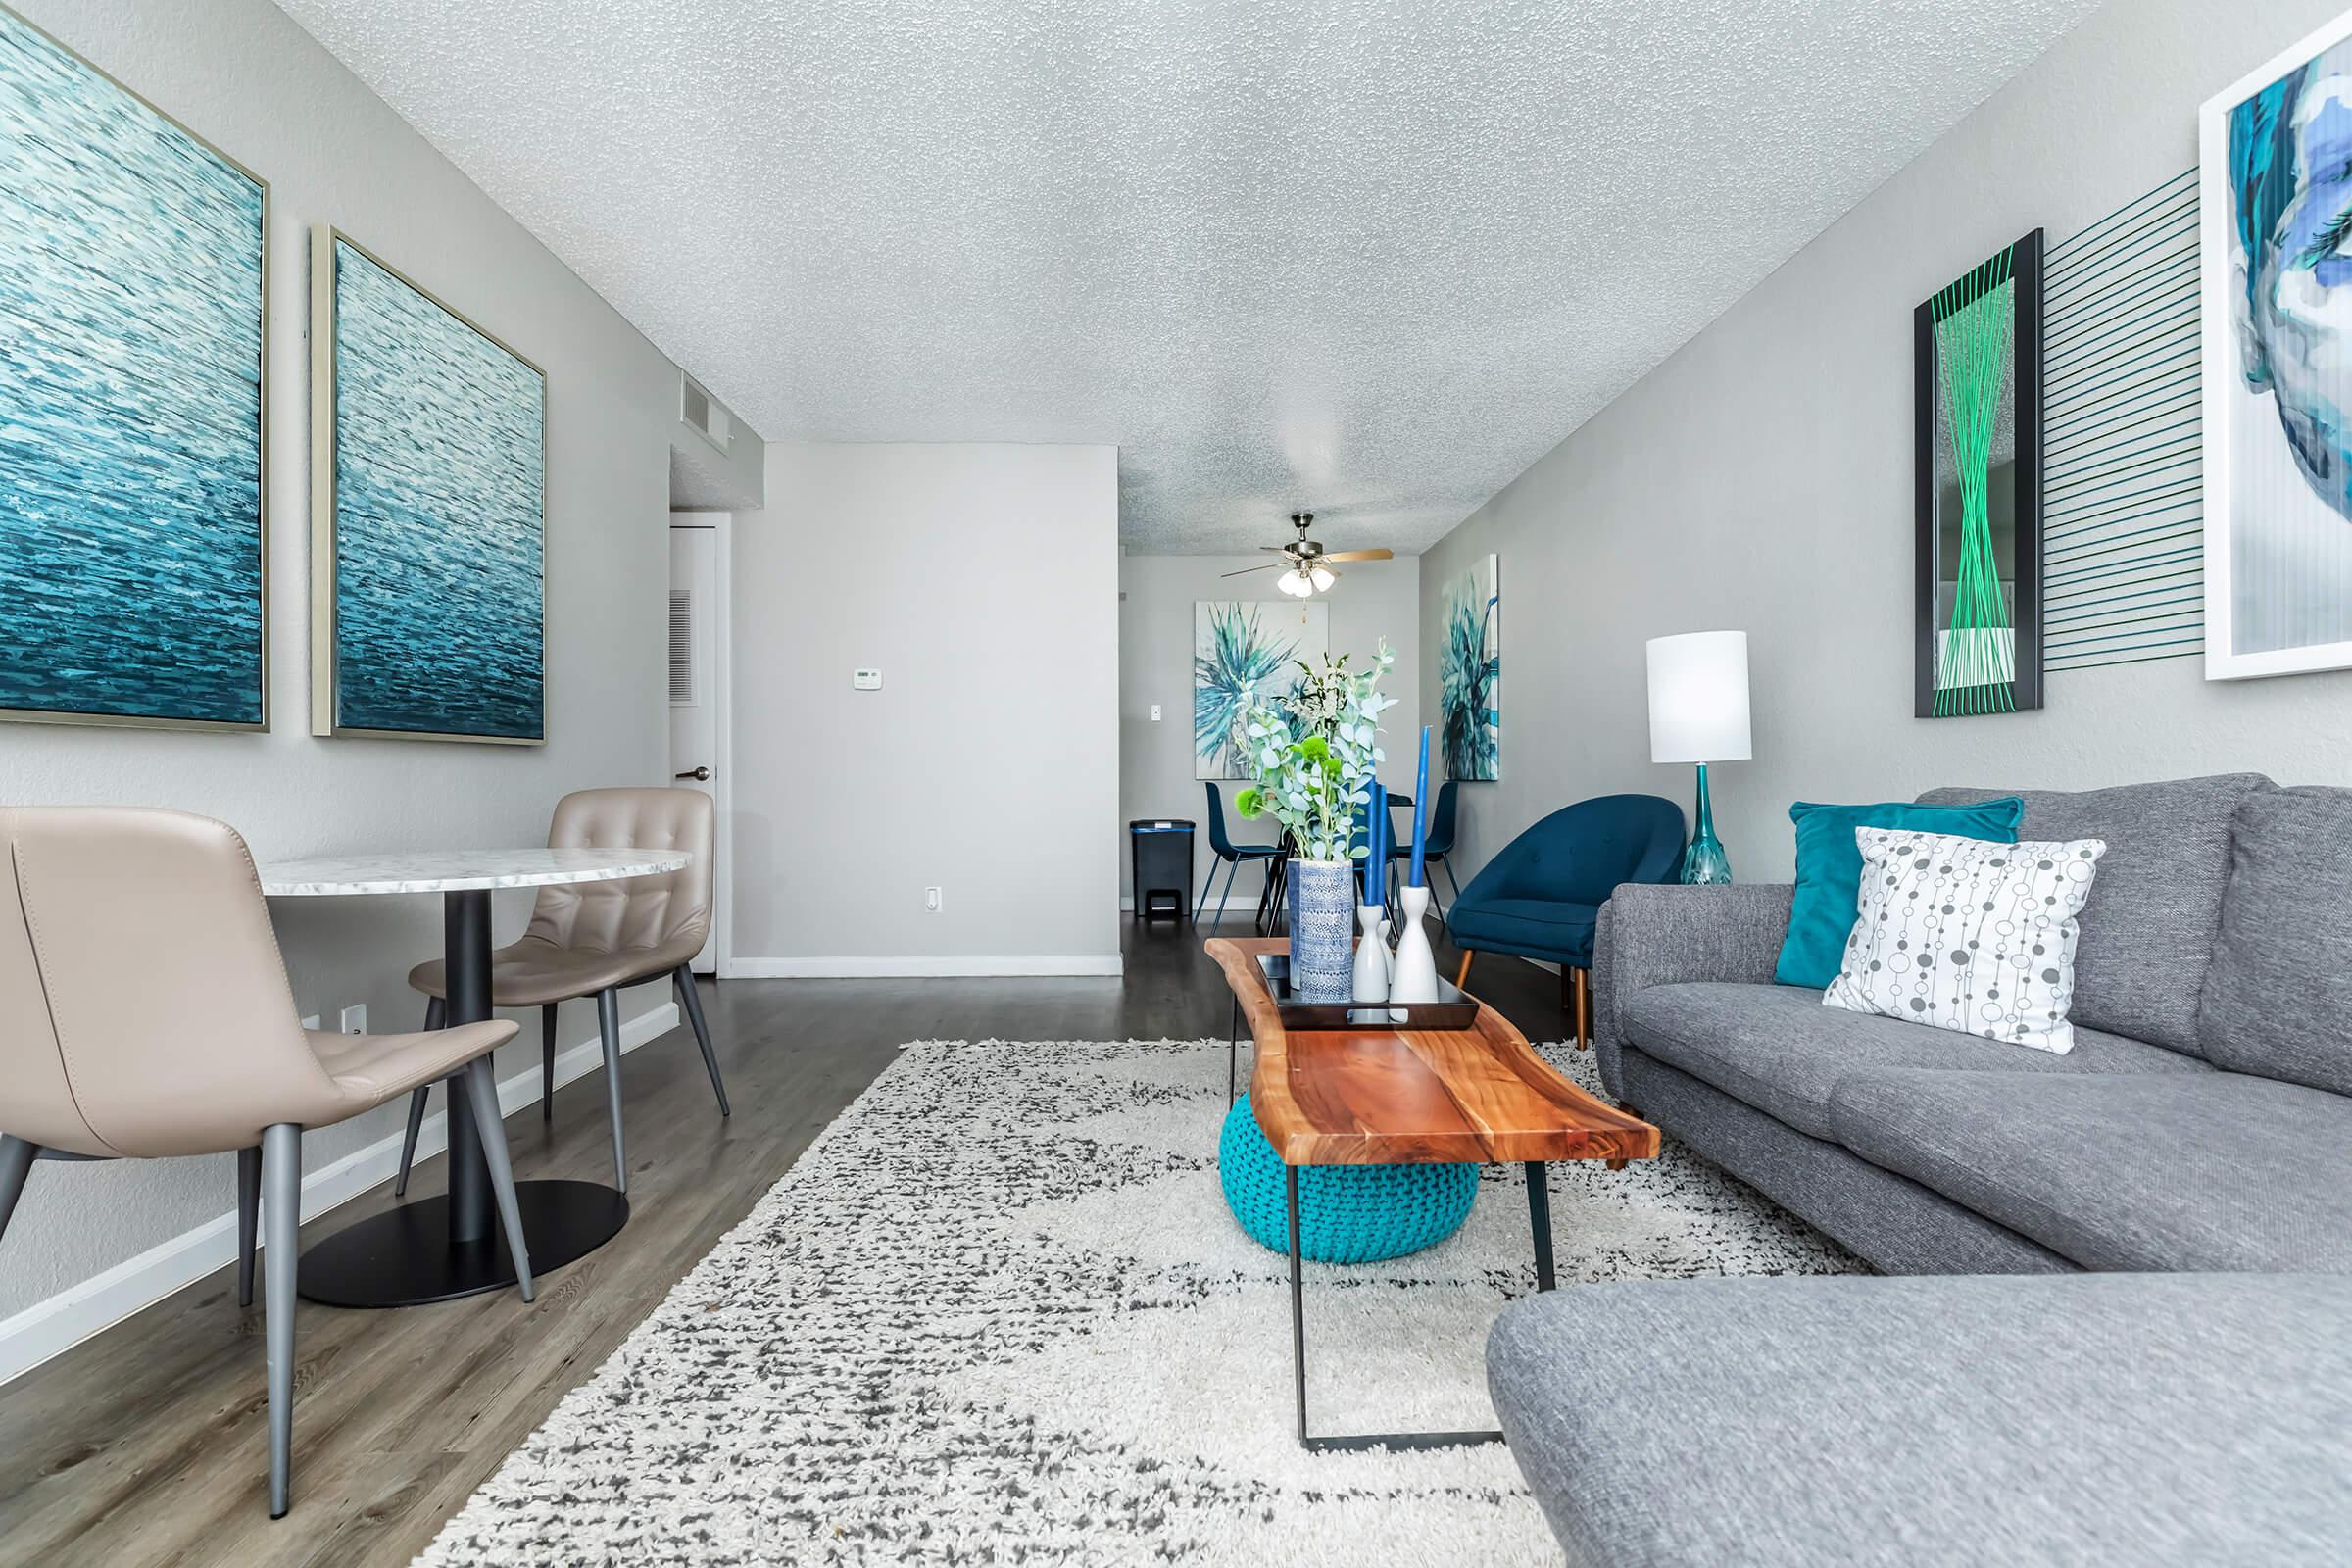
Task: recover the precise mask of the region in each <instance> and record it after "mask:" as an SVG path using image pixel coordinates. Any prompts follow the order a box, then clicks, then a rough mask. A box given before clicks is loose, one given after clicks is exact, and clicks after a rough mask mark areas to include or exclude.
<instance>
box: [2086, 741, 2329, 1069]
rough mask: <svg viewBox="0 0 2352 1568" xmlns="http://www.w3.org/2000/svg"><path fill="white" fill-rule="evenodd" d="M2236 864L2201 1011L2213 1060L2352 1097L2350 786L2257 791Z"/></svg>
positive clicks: (2241, 823)
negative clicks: (2345, 787)
mask: <svg viewBox="0 0 2352 1568" xmlns="http://www.w3.org/2000/svg"><path fill="white" fill-rule="evenodd" d="M2229 859H2230V868H2229V889H2228V891H2227V892H2225V893H2224V894H2223V896H2222V928H2221V935H2220V936H2219V937H2218V938H2217V939H2216V941H2215V944H2214V954H2213V963H2212V966H2211V967H2210V968H2209V969H2207V971H2206V974H2205V997H2204V1003H2203V1005H2202V1007H2201V1008H2200V1010H2199V1012H2198V1016H2197V1025H2198V1034H2199V1037H2200V1039H2201V1041H2202V1043H2203V1046H2204V1050H2205V1058H2206V1059H2207V1060H2208V1061H2211V1062H2212V1063H2214V1065H2216V1066H2218V1067H2227V1068H2229V1070H2231V1071H2232V1072H2250V1073H2259V1074H2261V1075H2262V1076H2263V1077H2265V1078H2283V1079H2286V1080H2287V1081H2288V1082H2290V1083H2298V1084H2310V1085H2312V1086H2314V1087H2315V1088H2319V1089H2332V1090H2334V1091H2335V1092H2336V1093H2337V1094H2339V1095H2340V1094H2352V790H2340V789H2326V788H2316V787H2314V788H2303V789H2290V790H2264V791H2262V792H2261V793H2259V794H2255V795H2249V796H2247V797H2246V799H2245V800H2244V801H2242V802H2241V803H2239V805H2238V808H2237V823H2236V828H2235V831H2234V833H2233V834H2232V836H2231V843H2230V852H2229ZM2091 897H2092V898H2093V899H2096V898H2097V897H2098V890H2097V889H2096V888H2095V887H2094V888H2093V889H2092V891H2091Z"/></svg>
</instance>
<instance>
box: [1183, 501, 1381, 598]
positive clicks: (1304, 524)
mask: <svg viewBox="0 0 2352 1568" xmlns="http://www.w3.org/2000/svg"><path fill="white" fill-rule="evenodd" d="M1314 525H1315V515H1314V514H1313V513H1311V512H1294V513H1292V514H1291V526H1292V527H1294V528H1296V529H1298V530H1299V537H1298V538H1297V539H1296V540H1294V541H1293V542H1292V543H1290V544H1287V545H1259V546H1258V548H1259V549H1260V550H1265V551H1270V552H1272V553H1273V554H1275V555H1278V556H1280V557H1282V559H1281V560H1280V561H1269V562H1267V563H1266V564H1264V565H1262V566H1244V567H1243V568H1242V569H1241V570H1240V571H1229V572H1226V573H1225V575H1226V576H1228V577H1246V576H1248V575H1249V574H1250V573H1251V572H1253V571H1272V570H1274V569H1275V568H1277V567H1283V568H1287V569H1285V570H1284V571H1283V573H1282V575H1281V576H1279V577H1277V578H1275V579H1274V586H1275V587H1277V588H1279V589H1281V590H1282V591H1283V592H1284V593H1286V594H1289V595H1290V596H1291V597H1292V598H1294V599H1311V598H1313V597H1314V596H1315V594H1317V593H1319V592H1321V591H1322V590H1324V589H1327V588H1329V587H1330V586H1331V585H1332V584H1333V583H1335V582H1338V581H1339V580H1340V574H1339V573H1338V572H1336V571H1334V570H1332V569H1331V563H1332V562H1335V561H1389V560H1392V559H1394V558H1395V556H1396V552H1395V551H1393V550H1330V551H1327V550H1325V549H1324V548H1323V547H1322V546H1321V545H1320V544H1318V543H1316V542H1315V541H1314V540H1312V539H1309V538H1308V537H1307V536H1306V530H1307V529H1309V528H1311V527H1313V526H1314Z"/></svg>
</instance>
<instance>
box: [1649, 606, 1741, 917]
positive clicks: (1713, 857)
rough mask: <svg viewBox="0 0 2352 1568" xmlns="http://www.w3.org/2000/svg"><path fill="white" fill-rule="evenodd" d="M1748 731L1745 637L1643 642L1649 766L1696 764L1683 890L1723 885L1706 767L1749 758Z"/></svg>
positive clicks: (1726, 634)
mask: <svg viewBox="0 0 2352 1568" xmlns="http://www.w3.org/2000/svg"><path fill="white" fill-rule="evenodd" d="M1754 755H1755V754H1754V752H1753V751H1752V750H1751V749H1750V746H1749V740H1748V728H1747V633H1745V632H1743V631H1694V632H1688V633H1685V634H1684V635H1682V636H1680V637H1652V638H1651V639H1650V640H1649V760H1651V761H1653V762H1696V763H1697V764H1698V827H1697V830H1696V831H1695V832H1694V833H1692V834H1691V848H1690V850H1689V851H1688V852H1686V853H1685V854H1684V856H1683V880H1684V881H1685V882H1729V881H1731V879H1732V862H1731V861H1730V860H1729V859H1727V858H1725V857H1724V853H1723V841H1722V840H1720V839H1718V838H1717V837H1716V836H1715V812H1714V809H1713V808H1712V807H1711V806H1710V805H1709V804H1708V802H1707V764H1708V763H1709V762H1743V761H1745V760H1748V759H1749V758H1750V757H1752V756H1754Z"/></svg>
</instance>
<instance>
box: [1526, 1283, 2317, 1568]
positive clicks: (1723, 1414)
mask: <svg viewBox="0 0 2352 1568" xmlns="http://www.w3.org/2000/svg"><path fill="white" fill-rule="evenodd" d="M2346 1322H2352V1281H2348V1280H2343V1279H2312V1278H2301V1277H2295V1276H2277V1275H2271V1276H2259V1275H2186V1276H2181V1275H2154V1276H2151V1275H2070V1276H2063V1277H2057V1278H2039V1279H1969V1278H1960V1279H1919V1280H1902V1279H1787V1280H1777V1279H1776V1280H1753V1279H1749V1280H1678V1281H1640V1282H1628V1283H1624V1284H1616V1285H1581V1286H1571V1287H1569V1288H1568V1289H1566V1290H1561V1291H1554V1292H1551V1293H1550V1294H1548V1295H1545V1296H1541V1297H1536V1298H1534V1299H1528V1300H1524V1301H1520V1302H1518V1303H1516V1304H1515V1305H1512V1306H1510V1307H1508V1308H1506V1309H1505V1310H1504V1311H1503V1314H1502V1317H1501V1319H1500V1321H1498V1322H1497V1323H1496V1324H1495V1332H1494V1335H1493V1337H1492V1338H1491V1339H1490V1340H1489V1341H1488V1345H1487V1384H1488V1388H1489V1390H1490V1392H1491V1393H1492V1394H1493V1396H1494V1398H1495V1409H1496V1411H1497V1412H1498V1413H1499V1414H1500V1416H1501V1418H1502V1429H1503V1432H1504V1434H1505V1435H1506V1436H1507V1437H1508V1438H1509V1440H1510V1445H1511V1453H1512V1456H1513V1457H1514V1458H1516V1459H1517V1460H1518V1461H1519V1467H1520V1469H1521V1470H1522V1471H1524V1472H1525V1473H1526V1476H1527V1479H1528V1483H1529V1485H1530V1486H1531V1487H1532V1488H1533V1489H1534V1491H1535V1494H1536V1499H1537V1501H1538V1502H1539V1503H1541V1504H1542V1506H1543V1508H1544V1513H1545V1514H1546V1515H1547V1516H1548V1517H1549V1519H1550V1521H1551V1525H1552V1529H1553V1531H1554V1532H1555V1533H1557V1535H1558V1536H1559V1538H1560V1541H1561V1544H1563V1545H1564V1546H1566V1548H1567V1554H1568V1560H1569V1561H1570V1562H1571V1563H1572V1564H1576V1565H1579V1568H1584V1565H1596V1564H1603V1563H1606V1564H1611V1565H1614V1568H1668V1565H1675V1568H1700V1565H1708V1568H1712V1565H1715V1564H1730V1563H1738V1564H1742V1565H1745V1568H1800V1565H1801V1568H1815V1565H1818V1564H1827V1563H1857V1564H1906V1565H1920V1564H1929V1565H1941V1564H1968V1565H1971V1568H1975V1565H1981V1564H1987V1563H2035V1564H2070V1565H2085V1568H2087V1565H2091V1564H2122V1563H2130V1564H2134V1565H2162V1568H2173V1565H2180V1568H2186V1565H2191V1564H2194V1565H2197V1568H2207V1565H2211V1564H2216V1563H2262V1564H2266V1565H2272V1568H2277V1565H2282V1564H2293V1565H2298V1568H2299V1565H2303V1564H2321V1563H2326V1564H2337V1563H2341V1562H2342V1561H2343V1560H2344V1544H2345V1542H2346V1541H2348V1540H2352V1484H2347V1482H2346V1479H2345V1478H2346V1477H2347V1476H2348V1475H2352V1423H2348V1422H2346V1421H2345V1420H2344V1418H2343V1412H2344V1410H2345V1408H2346V1406H2347V1404H2348V1403H2352V1336H2347V1335H2346V1334H2345V1333H2344V1325H2345V1323H2346Z"/></svg>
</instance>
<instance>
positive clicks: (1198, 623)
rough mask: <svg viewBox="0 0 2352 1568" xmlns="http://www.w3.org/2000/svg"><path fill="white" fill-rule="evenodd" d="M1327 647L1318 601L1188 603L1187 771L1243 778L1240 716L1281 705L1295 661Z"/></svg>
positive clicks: (1324, 613) (1325, 617)
mask: <svg viewBox="0 0 2352 1568" xmlns="http://www.w3.org/2000/svg"><path fill="white" fill-rule="evenodd" d="M1330 651H1331V607H1330V606H1329V605H1326V604H1323V603H1322V602H1320V601H1308V602H1304V603H1301V602H1299V601H1296V600H1289V599H1286V600H1283V601H1281V602H1280V603H1257V602H1253V601H1250V600H1226V599H1216V600H1211V599H1200V600H1195V601H1194V602H1193V776H1194V777H1195V778H1203V779H1232V778H1248V777H1249V776H1250V772H1249V769H1247V768H1246V767H1244V766H1243V765H1242V759H1243V756H1244V755H1245V754H1244V750H1243V743H1244V740H1245V737H1244V735H1243V733H1242V726H1243V720H1244V719H1245V718H1246V717H1247V716H1248V714H1249V712H1250V709H1252V708H1255V707H1258V706H1260V705H1264V706H1266V707H1269V708H1281V707H1282V706H1283V700H1284V699H1285V698H1287V697H1289V696H1290V694H1291V693H1292V692H1293V691H1294V690H1296V689H1297V687H1298V685H1299V663H1300V662H1301V661H1303V662H1307V663H1315V662H1320V661H1321V660H1322V658H1323V656H1324V655H1325V654H1327V653H1329V652H1330Z"/></svg>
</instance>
